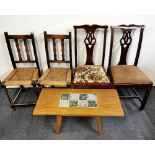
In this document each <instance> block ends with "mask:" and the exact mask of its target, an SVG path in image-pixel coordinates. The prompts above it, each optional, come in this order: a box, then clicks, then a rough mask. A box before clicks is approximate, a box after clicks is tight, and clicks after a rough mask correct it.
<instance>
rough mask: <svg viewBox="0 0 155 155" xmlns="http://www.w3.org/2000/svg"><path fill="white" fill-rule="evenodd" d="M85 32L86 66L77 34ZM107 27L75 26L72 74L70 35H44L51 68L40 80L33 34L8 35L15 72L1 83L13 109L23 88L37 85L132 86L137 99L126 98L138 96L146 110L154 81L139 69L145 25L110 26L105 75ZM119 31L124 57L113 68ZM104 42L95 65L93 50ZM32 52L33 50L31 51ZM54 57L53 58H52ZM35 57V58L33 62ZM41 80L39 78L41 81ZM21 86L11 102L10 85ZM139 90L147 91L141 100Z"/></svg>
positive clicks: (6, 34)
mask: <svg viewBox="0 0 155 155" xmlns="http://www.w3.org/2000/svg"><path fill="white" fill-rule="evenodd" d="M81 29H83V30H85V32H86V36H85V39H84V43H85V49H86V62H85V64H84V65H78V58H79V56H78V53H79V51H78V42H79V38H78V32H79V30H81ZM99 29H102V30H103V41H101V40H97V39H96V37H95V33H96V32H97V31H98V30H99ZM107 29H108V26H107V25H103V26H101V25H91V26H90V25H81V26H74V40H75V71H74V73H73V68H72V42H71V33H69V35H51V34H47V32H44V40H45V50H46V57H47V65H48V69H47V71H45V73H44V74H43V75H42V76H41V77H40V74H41V73H40V69H39V62H38V57H37V52H36V46H35V41H34V35H33V34H31V35H8V33H6V32H5V38H6V43H7V46H8V50H9V54H10V58H11V61H12V65H13V68H14V70H13V71H12V72H11V73H10V74H9V75H8V76H7V77H6V79H5V80H4V81H3V82H2V86H3V87H4V89H5V92H6V95H7V96H8V99H9V101H10V104H11V107H12V108H14V109H15V105H18V104H17V103H16V102H17V99H18V97H19V94H20V92H21V91H22V90H23V89H24V86H26V85H32V86H33V87H34V88H36V87H37V86H39V85H41V86H43V87H44V86H45V85H48V86H61V87H64V86H65V87H66V86H72V87H74V88H87V89H89V88H103V89H104V88H121V87H131V88H133V91H134V93H135V95H136V96H127V97H130V98H131V97H132V98H133V97H136V98H139V99H140V100H141V101H142V104H141V107H140V110H143V109H144V107H145V104H146V101H147V98H148V96H149V93H150V90H151V87H152V82H151V80H150V79H149V78H148V77H147V76H146V75H145V74H144V73H143V72H142V71H141V70H140V69H139V68H138V67H137V63H138V59H139V55H140V49H141V44H142V38H143V30H144V26H143V25H120V26H116V27H111V42H110V54H109V64H108V70H107V71H108V72H107V73H106V71H105V69H104V68H105V67H104V59H105V50H106V38H107ZM117 29H119V30H121V32H122V34H123V35H122V38H121V40H120V45H121V54H120V61H119V63H118V65H115V66H112V63H111V62H112V53H113V42H114V36H115V31H116V30H117ZM134 29H140V35H139V42H138V48H137V54H136V58H135V63H134V65H127V62H126V60H127V53H128V51H129V47H130V45H131V42H132V35H131V33H132V31H134ZM51 39H52V43H53V56H51V55H50V54H51V53H50V49H49V40H51ZM58 39H59V40H60V42H61V43H60V44H61V56H60V58H58V56H59V54H58V51H57V48H56V47H57V45H56V43H57V40H58ZM10 40H14V42H15V45H16V48H17V53H16V54H17V55H13V50H12V47H11V42H10ZM21 40H22V41H23V42H24V45H25V54H26V57H27V58H26V59H24V56H23V55H22V54H21V50H20V45H19V41H21ZM28 40H31V41H32V49H33V53H34V56H32V55H30V48H29V47H28ZM65 40H68V41H69V59H68V60H67V54H66V53H65ZM97 41H98V42H99V43H103V52H102V56H101V55H99V56H98V57H102V64H101V65H94V61H93V60H94V59H93V58H94V57H95V54H94V53H95V52H96V51H95V50H94V47H95V45H96V42H97ZM32 49H31V50H32ZM15 56H18V59H15ZM51 57H53V58H52V59H51ZM32 58H33V59H32ZM18 63H35V64H36V68H34V67H32V68H17V65H16V64H18ZM51 63H58V64H60V63H67V64H70V66H69V67H70V68H69V69H68V68H63V67H59V68H58V67H57V68H56V67H51ZM39 77H40V78H39ZM12 85H18V86H20V89H19V92H18V93H17V95H16V96H15V98H14V99H13V100H12V99H11V98H10V95H9V93H8V90H7V86H12ZM137 87H143V88H146V93H145V95H144V98H143V99H142V98H141V97H140V95H139V94H138V92H137V91H136V90H135V89H134V88H137Z"/></svg>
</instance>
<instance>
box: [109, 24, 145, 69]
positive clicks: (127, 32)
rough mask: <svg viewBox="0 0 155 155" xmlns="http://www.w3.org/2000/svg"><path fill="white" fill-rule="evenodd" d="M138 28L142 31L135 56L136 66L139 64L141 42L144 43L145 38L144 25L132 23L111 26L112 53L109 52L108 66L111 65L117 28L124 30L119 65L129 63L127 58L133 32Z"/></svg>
mask: <svg viewBox="0 0 155 155" xmlns="http://www.w3.org/2000/svg"><path fill="white" fill-rule="evenodd" d="M138 28H139V29H140V33H139V41H138V47H137V52H136V57H135V61H134V66H137V64H138V59H139V55H140V50H141V44H142V40H143V31H144V25H134V24H131V25H119V26H111V42H110V54H109V64H108V68H109V67H110V66H111V59H112V51H113V41H114V36H115V30H116V29H120V30H122V37H121V39H120V46H121V55H120V59H119V62H118V65H127V60H126V59H127V54H128V51H129V47H130V45H131V43H132V37H131V32H132V31H133V30H134V29H138Z"/></svg>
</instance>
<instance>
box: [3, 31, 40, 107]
mask: <svg viewBox="0 0 155 155" xmlns="http://www.w3.org/2000/svg"><path fill="white" fill-rule="evenodd" d="M4 35H5V39H6V44H7V47H8V51H9V55H10V59H11V62H12V66H13V68H14V69H13V70H12V72H11V73H10V74H9V75H8V76H7V77H6V78H5V79H4V80H3V82H2V86H3V88H4V90H5V93H6V95H7V97H8V99H9V102H10V105H11V108H13V110H15V106H18V105H29V104H30V103H24V104H18V102H17V101H18V99H19V96H20V94H21V92H22V91H24V90H25V89H24V86H29V85H32V86H33V88H36V81H37V80H38V77H39V76H40V69H39V63H38V57H37V53H36V46H35V40H34V35H33V34H30V35H9V34H8V33H7V32H5V33H4ZM22 43H23V44H24V46H25V49H23V48H22V46H21V44H22ZM30 43H31V44H30ZM13 45H15V46H13ZM30 45H32V49H30ZM13 47H16V49H17V50H15V48H13ZM15 51H16V52H15ZM30 51H33V52H32V53H33V54H34V55H33V56H32V55H31V52H30ZM33 57H34V58H33ZM18 64H35V65H36V67H18ZM8 86H19V87H20V89H19V91H18V92H17V94H16V95H15V97H14V99H12V98H11V97H10V95H9V92H8V89H7V87H8ZM31 104H34V103H31Z"/></svg>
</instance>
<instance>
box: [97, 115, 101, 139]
mask: <svg viewBox="0 0 155 155" xmlns="http://www.w3.org/2000/svg"><path fill="white" fill-rule="evenodd" d="M96 126H97V129H98V135H99V136H101V135H102V128H101V117H100V116H98V117H96Z"/></svg>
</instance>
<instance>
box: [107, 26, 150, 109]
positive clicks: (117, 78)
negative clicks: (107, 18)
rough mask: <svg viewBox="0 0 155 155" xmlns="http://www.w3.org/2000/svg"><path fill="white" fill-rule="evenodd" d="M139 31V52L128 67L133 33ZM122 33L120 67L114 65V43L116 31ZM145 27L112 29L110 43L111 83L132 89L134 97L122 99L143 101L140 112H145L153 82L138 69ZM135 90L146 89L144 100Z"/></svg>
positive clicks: (109, 70) (113, 27) (109, 66)
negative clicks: (132, 63)
mask: <svg viewBox="0 0 155 155" xmlns="http://www.w3.org/2000/svg"><path fill="white" fill-rule="evenodd" d="M138 29H139V41H138V46H137V52H136V56H135V60H134V65H127V55H128V51H129V47H130V45H131V42H132V32H134V31H136V30H137V32H138ZM117 30H119V31H121V32H122V37H121V39H120V46H121V54H120V58H119V62H118V65H112V54H113V42H114V37H115V35H116V31H117ZM143 31H144V25H133V24H132V25H119V26H112V27H111V43H110V56H109V65H108V72H109V74H110V77H111V81H112V83H113V85H114V88H117V89H118V88H132V90H133V92H134V95H132V96H120V98H138V99H140V101H141V106H140V110H143V109H144V107H145V104H146V102H147V98H148V96H149V93H150V91H151V87H152V81H151V80H150V79H149V78H148V77H147V75H145V74H144V73H143V72H142V71H141V70H140V69H139V68H138V67H137V64H138V59H139V55H140V50H141V44H142V39H143ZM134 43H135V42H134ZM135 88H145V89H146V92H145V95H144V98H142V97H141V96H140V95H139V93H138V92H137V90H136V89H135Z"/></svg>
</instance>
